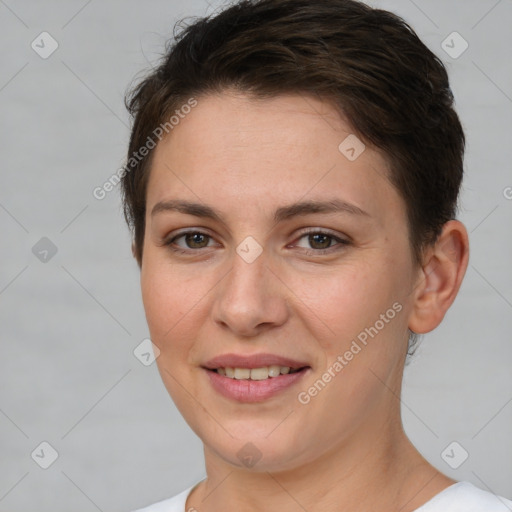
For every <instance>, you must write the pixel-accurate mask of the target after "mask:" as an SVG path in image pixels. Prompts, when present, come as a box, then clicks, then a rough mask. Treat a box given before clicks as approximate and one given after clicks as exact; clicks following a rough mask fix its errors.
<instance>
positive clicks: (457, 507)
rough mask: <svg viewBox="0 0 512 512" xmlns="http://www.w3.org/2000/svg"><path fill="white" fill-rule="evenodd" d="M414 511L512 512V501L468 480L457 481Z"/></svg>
mask: <svg viewBox="0 0 512 512" xmlns="http://www.w3.org/2000/svg"><path fill="white" fill-rule="evenodd" d="M415 512H512V501H510V500H509V499H507V498H504V497H502V496H498V495H496V494H493V493H492V492H488V491H484V490H482V489H480V488H478V487H476V486H475V485H473V484H472V483H470V482H466V481H463V482H457V483H456V484H453V485H450V486H449V487H447V488H446V489H444V490H443V491H441V492H440V493H439V494H437V495H436V496H434V497H433V498H432V499H431V500H430V501H428V502H427V503H425V504H424V505H423V506H422V507H420V508H418V509H416V511H415Z"/></svg>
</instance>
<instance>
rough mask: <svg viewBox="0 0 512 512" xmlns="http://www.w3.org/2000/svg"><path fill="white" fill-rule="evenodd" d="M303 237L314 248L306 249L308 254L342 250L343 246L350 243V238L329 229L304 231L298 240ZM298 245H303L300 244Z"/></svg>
mask: <svg viewBox="0 0 512 512" xmlns="http://www.w3.org/2000/svg"><path fill="white" fill-rule="evenodd" d="M302 239H306V243H307V244H309V246H310V247H312V248H313V250H306V251H305V253H306V254H308V255H319V254H327V253H331V252H334V251H337V250H340V249H342V248H343V246H346V245H350V241H349V240H345V239H343V238H340V237H338V236H335V235H334V234H332V233H330V232H328V231H322V230H310V231H306V232H305V233H302V235H301V236H300V237H299V238H298V240H302ZM334 242H337V243H334ZM337 246H339V247H337ZM298 247H301V246H300V245H298ZM302 247H303V246H302Z"/></svg>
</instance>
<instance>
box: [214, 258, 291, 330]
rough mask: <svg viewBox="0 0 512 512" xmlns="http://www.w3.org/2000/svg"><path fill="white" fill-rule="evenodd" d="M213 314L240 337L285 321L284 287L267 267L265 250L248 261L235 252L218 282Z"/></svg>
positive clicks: (279, 324)
mask: <svg viewBox="0 0 512 512" xmlns="http://www.w3.org/2000/svg"><path fill="white" fill-rule="evenodd" d="M212 314H213V319H214V321H215V322H216V323H217V324H219V325H221V326H222V328H223V329H228V330H230V331H231V332H232V333H233V334H236V335H238V336H243V337H254V336H257V335H258V334H260V333H262V332H264V331H266V330H268V329H272V328H275V327H279V326H281V325H283V324H284V323H285V322H286V320H287V318H288V315H289V311H288V304H287V301H286V287H285V286H284V285H283V283H282V282H281V280H280V279H278V278H277V277H276V274H275V273H274V272H273V271H272V270H271V269H270V268H269V266H268V262H267V258H266V255H265V251H264V252H263V253H262V254H261V255H260V256H259V257H258V258H257V259H256V260H255V261H253V262H251V263H248V262H247V261H245V260H244V259H243V258H241V257H240V256H239V255H238V254H235V255H234V257H233V265H232V268H231V271H230V272H229V273H228V274H227V275H226V277H225V278H224V279H223V280H222V282H221V283H219V287H218V289H217V295H216V297H215V303H214V305H213V308H212Z"/></svg>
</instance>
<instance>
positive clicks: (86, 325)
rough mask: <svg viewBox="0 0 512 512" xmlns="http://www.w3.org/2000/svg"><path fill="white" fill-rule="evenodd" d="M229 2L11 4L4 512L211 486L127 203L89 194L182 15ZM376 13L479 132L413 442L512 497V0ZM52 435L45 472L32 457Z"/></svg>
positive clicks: (0, 487) (409, 393)
mask: <svg viewBox="0 0 512 512" xmlns="http://www.w3.org/2000/svg"><path fill="white" fill-rule="evenodd" d="M218 5H220V2H217V3H213V4H212V5H209V4H208V3H206V2H205V1H203V0H194V1H192V0H190V1H188V2H185V1H177V0H172V1H170V0H165V1H164V0H153V1H151V2H142V1H138V2H137V1H134V0H129V1H124V2H121V1H119V0H107V1H103V2H100V1H99V0H92V1H88V2H87V1H84V0H73V1H69V0H68V1H66V2H64V1H60V2H59V1H39V2H36V1H35V0H32V1H18V2H16V1H13V0H3V1H2V0H0V42H1V44H0V62H1V66H0V108H1V117H0V120H1V121H0V123H1V132H0V134H1V137H0V147H1V156H2V159H1V165H2V171H1V173H0V180H1V183H0V224H1V243H0V251H1V252H0V258H1V264H0V305H1V306H0V315H1V317H0V326H1V336H2V338H1V359H0V365H1V366H0V379H1V380H0V383H1V385H0V443H1V445H0V447H1V453H0V511H1V512H6V511H10V512H16V511H26V510H38V511H39V512H47V511H48V512H49V511H52V512H55V511H57V512H58V511H69V510H74V511H77V512H78V511H84V512H88V511H95V510H102V511H107V510H111V511H128V510H132V509H134V508H136V507H140V506H143V505H146V504H149V503H152V502H154V501H157V500H160V499H163V498H165V497H169V496H172V495H174V494H176V493H177V492H180V491H181V490H183V489H185V488H186V487H188V486H190V485H192V484H193V483H195V482H197V481H198V480H199V479H201V478H202V477H203V476H204V464H203V455H202V446H201V443H200V440H199V439H198V438H197V437H196V436H195V434H194V433H193V432H192V431H191V430H190V429H189V428H188V426H187V425H186V423H185V422H184V420H183V419H182V418H181V416H180V414H179V413H178V412H177V410H176V409H175V407H174V405H173V403H172V401H171V399H170V398H169V396H168V395H167V392H166V391H165V389H164V386H163V384H162V382H161V380H160V376H159V374H158V371H157V368H156V366H155V364H153V365H151V366H144V365H143V364H142V363H141V362H140V361H139V360H138V359H137V358H136V357H135V356H134V353H133V351H134V349H135V348H136V347H137V346H138V345H139V343H141V341H142V340H143V339H144V338H146V337H147V336H148V330H147V326H146V323H145V318H144V312H143V308H142V302H141V298H140V290H139V281H138V277H139V276H138V268H137V266H136V264H135V261H134V260H133V259H132V257H131V252H130V238H129V233H128V230H127V228H126V226H125V225H124V221H123V218H122V216H121V210H120V202H119V194H118V190H117V189H116V190H115V191H113V192H111V193H110V194H108V195H107V197H106V198H105V199H104V200H102V201H99V200H97V199H95V198H94V197H93V195H92V191H93V189H94V188H95V187H97V186H101V185H102V184H103V183H104V182H105V180H107V179H108V178H109V177H110V176H111V175H112V174H113V173H114V172H115V171H116V170H117V169H118V168H119V167H120V166H121V165H122V164H123V163H124V157H125V152H126V147H127V142H128V134H129V130H128V127H129V119H128V116H127V114H126V112H125V110H124V106H123V95H124V92H125V90H126V87H127V86H128V84H129V83H130V82H131V81H132V80H133V78H134V77H135V75H136V74H137V73H139V72H140V71H141V70H145V69H146V70H147V69H149V68H150V63H155V61H156V59H157V57H158V55H159V52H160V51H162V49H163V45H164V43H165V41H166V40H167V39H168V38H169V37H170V36H171V34H172V27H173V25H174V22H175V21H177V20H178V19H179V18H182V17H183V16H185V15H205V14H209V13H212V12H213V11H214V9H215V8H216V6H218ZM373 5H376V6H377V5H378V6H381V7H383V8H385V9H389V10H392V11H394V12H396V13H397V14H399V15H401V16H402V17H404V18H405V20H406V21H408V22H410V23H411V24H412V26H413V27H414V28H415V30H416V31H417V32H418V34H419V36H420V37H421V38H422V39H423V41H424V42H425V43H426V44H427V45H428V46H429V47H430V48H431V49H432V50H433V51H434V52H435V53H436V54H437V55H438V56H439V57H440V58H441V59H442V60H443V62H445V63H446V65H447V67H448V72H449V74H450V77H451V84H452V89H453V92H454V94H455V98H456V108H457V110H458V112H459V114H460V117H461V120H462V122H463V125H464V127H465V130H466V134H467V138H468V150H467V156H466V171H467V174H466V178H465V183H464V190H463V196H462V206H463V208H462V211H461V214H460V218H461V220H463V222H465V224H466V225H467V227H468V231H470V240H471V246H472V253H471V261H470V266H469V268H468V272H467V276H466V279H465V282H464V284H463V286H462V289H461V292H460V295H459V297H458V298H457V300H456V302H455V304H454V305H453V307H452V309H451V310H450V311H449V313H448V315H447V317H446V318H445V321H444V322H443V324H442V325H441V326H440V327H439V328H438V329H436V330H435V331H434V332H433V333H431V334H429V335H427V336H426V337H425V338H424V339H423V342H422V345H421V346H420V349H419V350H418V352H417V354H416V356H415V358H414V359H413V361H412V363H411V364H410V365H409V366H408V367H407V370H406V377H405V384H404V393H403V407H402V410H403V418H404V423H405V428H406V432H407V433H408V435H409V436H410V438H411V440H412V441H413V442H414V443H415V444H416V446H417V447H418V449H419V450H420V451H421V452H422V453H423V454H424V455H425V457H426V458H427V459H428V460H429V461H431V462H432V464H434V465H435V466H436V467H438V468H439V469H440V470H441V471H443V472H445V473H446V474H448V475H450V476H452V477H453V478H455V479H457V480H469V481H470V482H473V483H474V484H476V485H478V486H479V487H481V488H483V489H486V490H491V491H493V492H495V493H497V494H500V495H503V496H506V497H508V498H512V436H511V435H510V434H511V432H512V428H511V427H512V372H511V371H510V367H511V364H510V361H511V355H512V343H511V334H510V333H511V331H512V279H511V277H512V271H511V268H510V262H511V261H512V257H511V256H512V236H511V233H512V230H511V226H512V200H511V199H507V196H508V198H511V197H512V189H510V188H507V187H512V174H511V171H510V169H511V164H510V162H511V161H512V149H511V147H512V145H511V133H512V115H511V114H512V85H511V84H512V67H511V64H510V49H511V48H512V33H511V31H510V26H511V25H512V2H511V1H510V0H502V1H496V0H480V1H475V0H473V1H467V0H465V1H462V0H460V1H453V0H452V1H445V0H436V1H430V2H420V1H419V0H416V2H413V1H410V0H401V1H400V0H395V1H382V2H374V3H373ZM43 31H47V32H49V33H50V34H51V36H52V37H53V38H54V39H55V40H56V41H57V42H58V45H59V47H58V49H57V50H56V51H55V52H54V53H53V54H52V55H51V56H50V57H48V58H47V59H43V58H41V57H40V56H39V55H38V54H37V53H36V52H35V51H34V50H33V49H32V48H31V43H32V41H33V40H35V39H36V38H37V36H38V35H39V34H40V33H41V32H43ZM453 31H457V32H459V33H460V34H461V35H462V37H463V38H464V39H465V40H466V41H467V42H468V43H469V48H468V49H467V50H466V51H465V52H464V53H463V54H462V55H460V56H459V57H458V58H452V57H450V56H449V55H448V54H447V53H446V52H445V51H444V50H443V48H442V47H441V44H442V41H443V40H445V38H446V37H447V36H448V35H449V34H451V33H452V32H453ZM36 42H37V40H36ZM454 44H455V43H454ZM457 44H459V43H457ZM46 48H48V46H47V45H46ZM456 48H457V46H456ZM42 237H47V238H49V239H50V240H51V241H52V243H53V244H54V245H55V246H56V248H57V253H56V254H55V255H54V256H53V257H51V258H50V256H51V252H50V253H48V255H47V256H46V257H47V260H48V261H46V262H44V261H40V259H39V258H38V257H36V255H35V254H34V253H33V251H32V248H33V247H34V245H35V244H36V243H37V242H38V241H39V240H40V239H41V238H42ZM36 247H39V246H36ZM43 249H44V247H43ZM43 249H41V247H39V250H40V251H41V250H43ZM35 252H36V253H37V251H35ZM39 257H44V253H41V254H39ZM43 441H46V442H48V443H50V445H51V446H53V448H54V449H55V450H56V451H57V452H58V455H59V456H58V458H57V460H56V461H55V462H54V463H53V464H52V465H51V466H50V467H49V468H48V469H42V468H41V467H40V466H39V465H38V464H36V462H35V461H34V460H33V458H32V457H31V453H32V452H33V451H34V450H35V449H36V448H37V447H38V446H39V445H40V443H41V442H43ZM453 441H456V442H458V443H459V444H460V446H461V447H463V449H464V450H466V451H467V452H468V453H469V458H468V459H467V460H466V461H465V462H464V463H463V464H462V465H460V467H459V468H458V469H451V468H450V467H449V466H448V465H447V463H446V462H445V460H444V459H443V458H442V456H441V454H442V453H443V451H444V450H445V448H446V447H447V446H448V445H449V444H450V443H452V442H453ZM36 453H38V452H37V450H36ZM39 453H40V451H39ZM44 453H45V457H48V456H49V452H48V450H47V451H46V452H44ZM450 453H451V454H453V456H452V460H453V459H457V458H460V457H461V453H462V452H461V448H459V447H458V446H457V447H456V448H455V451H454V452H450ZM34 458H35V459H37V457H36V456H34ZM42 458H44V457H42V456H41V457H40V458H39V460H42ZM47 460H48V459H47Z"/></svg>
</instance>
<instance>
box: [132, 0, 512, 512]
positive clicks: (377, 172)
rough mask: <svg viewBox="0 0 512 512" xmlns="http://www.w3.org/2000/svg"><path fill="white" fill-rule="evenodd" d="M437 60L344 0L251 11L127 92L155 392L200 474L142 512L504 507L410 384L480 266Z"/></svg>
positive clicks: (241, 8) (283, 0) (269, 2)
mask: <svg viewBox="0 0 512 512" xmlns="http://www.w3.org/2000/svg"><path fill="white" fill-rule="evenodd" d="M452 102H453V97H452V93H451V91H450V88H449V83H448V77H447V74H446V70H445V68H444V66H443V64H442V63H441V62H440V61H439V59H437V58H436V57H435V56H434V54H432V53H431V52H430V51H429V50H428V48H427V47H426V46H425V45H424V44H423V43H422V42H421V41H420V40H419V39H418V37H417V36H416V34H415V33H414V32H413V31H412V29H411V28H410V27H409V26H408V25H407V24H406V23H405V22H404V21H403V20H401V19H400V18H399V17H397V16H395V15H393V14H391V13H389V12H386V11H381V10H377V9H372V8H370V7H368V6H366V5H364V4H362V3H359V2H356V1H352V0H320V1H316V2H309V1H307V0H260V1H244V2H239V3H237V4H235V5H233V6H232V7H230V8H228V9H226V10H224V11H223V12H221V13H220V14H218V15H217V16H215V17H214V18H211V19H209V20H208V19H204V20H199V21H197V22H195V23H194V24H193V25H191V26H190V27H188V28H187V29H186V30H184V31H183V32H182V33H181V34H180V35H179V37H178V39H177V42H176V44H175V45H174V46H173V47H172V48H170V49H169V52H168V54H167V55H166V57H165V59H164V61H163V62H162V63H161V65H160V66H159V67H158V68H157V69H156V70H155V71H154V72H153V73H152V74H151V75H150V76H148V77H147V78H145V79H144V80H143V81H142V82H141V83H140V84H139V86H138V87H137V88H136V89H135V90H134V91H133V93H132V95H131V97H130V98H129V100H128V107H129V109H130V111H131V113H132V115H133V116H134V118H135V119H134V125H133V129H132V134H131V140H130V147H129V151H128V164H127V166H126V168H125V172H124V176H123V194H124V206H125V215H126V218H127V220H128V222H129V225H130V226H131V228H132V229H133V236H134V238H133V240H134V242H133V247H132V249H133V254H134V256H135V257H136V259H137V261H138V264H139V266H140V269H141V287H142V296H143V301H144V307H145V311H146V317H147V321H148V325H149V329H150V333H151V339H152V341H153V344H154V347H155V352H156V354H155V355H157V364H158V368H159V371H160V374H161V376H162V379H163V382H164V384H165V386H166V388H167V390H168V391H169V393H170V395H171V397H172V398H173V400H174V402H175V403H176V406H177V407H178V409H179V410H180V412H181V413H182V415H183V417H184V418H185V420H186V421H187V422H188V424H189V425H190V427H191V428H192V429H193V430H194V432H195V433H196V434H197V435H198V436H199V437H200V438H201V440H202V441H203V443H204V453H205V463H206V471H207V478H206V479H205V480H203V481H201V482H198V483H197V484H196V485H194V486H193V487H191V488H189V489H186V490H185V491H183V492H182V493H181V494H179V495H178V496H175V497H173V498H170V499H168V500H165V501H163V502H160V503H157V504H154V505H152V506H149V507H147V508H145V509H143V510H144V511H151V512H156V511H166V512H171V511H179V512H182V511H185V510H186V511H199V512H217V511H221V510H222V511H225V510H243V511H263V510H264V511H279V512H282V511H295V510H307V511H315V510H324V511H325V510H328V511H331V510H332V511H334V510H336V511H337V510H350V511H352V512H362V511H368V510H379V511H380V512H388V511H389V512H391V511H400V512H412V511H421V512H441V511H442V512H449V511H455V510H465V511H469V510H471V511H481V512H484V511H485V512H497V511H506V510H512V502H511V501H508V500H506V499H505V498H502V497H497V496H495V495H493V494H491V493H489V492H485V491H483V490H480V489H478V488H477V487H475V486H473V485H472V484H470V483H469V482H456V481H455V480H453V479H451V478H449V477H447V476H446V475H444V474H442V473H441V472H440V471H438V470H437V469H436V468H434V467H433V466H432V465H431V464H430V463H428V461H426V460H425V459H424V458H423V457H422V456H421V454H420V453H419V452H418V451H417V450H416V448H415V447H414V446H413V445H412V443H411V442H410V440H409V439H408V438H407V436H406V434H405V432H404V430H403V427H402V422H401V417H400V400H399V397H400V389H401V382H402V375H403V368H404V364H405V362H406V356H407V353H408V350H409V351H410V350H411V349H412V348H413V346H414V343H415V336H416V335H417V334H422V333H427V332H429V331H431V330H433V329H435V328H436V327H437V326H438V325H439V324H440V322H441V321H442V319H443V317H444V315H445V313H446V311H447V310H448V308H449V307H450V305H451V304H452V303H453V301H454V299H455V297H456V295H457V292H458V290H459V287H460V285H461V282H462V279H463V277H464V274H465V271H466V268H467V264H468V246H469V244H468V235H467V231H466V229H465V227H464V225H463V224H462V223H461V222H460V221H458V220H456V219H455V214H456V207H457V198H458V194H459V188H460V184H461V180H462V175H463V154H464V142H465V139H464V133H463V130H462V127H461V124H460V121H459V118H458V116H457V114H456V112H455V111H454V110H453V108H452Z"/></svg>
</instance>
